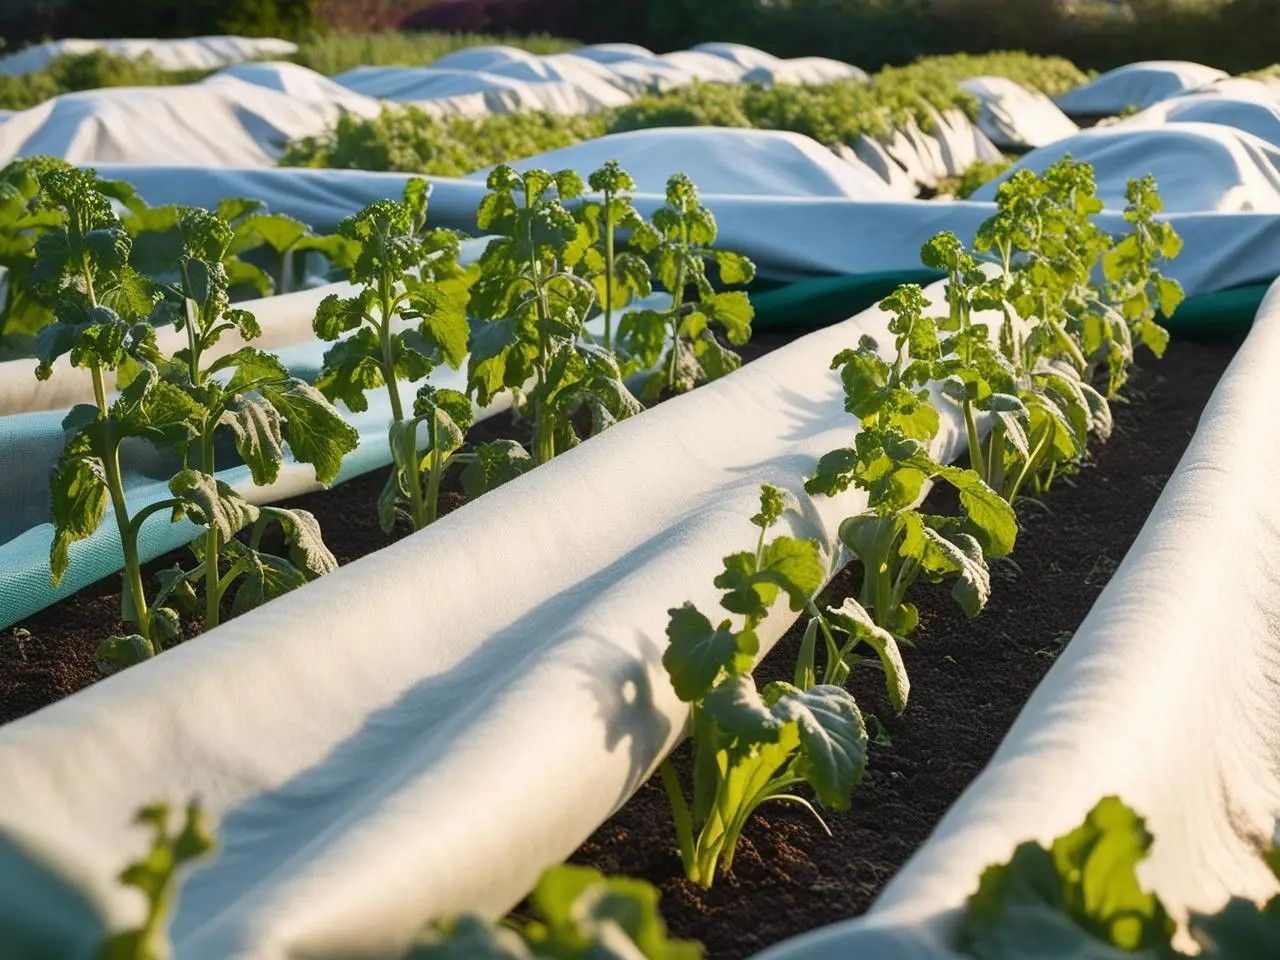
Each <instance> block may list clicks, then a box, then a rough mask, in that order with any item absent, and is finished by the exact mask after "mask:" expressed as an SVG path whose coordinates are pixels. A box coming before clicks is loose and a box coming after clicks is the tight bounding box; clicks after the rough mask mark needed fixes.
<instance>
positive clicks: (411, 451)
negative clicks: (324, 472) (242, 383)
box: [314, 179, 471, 531]
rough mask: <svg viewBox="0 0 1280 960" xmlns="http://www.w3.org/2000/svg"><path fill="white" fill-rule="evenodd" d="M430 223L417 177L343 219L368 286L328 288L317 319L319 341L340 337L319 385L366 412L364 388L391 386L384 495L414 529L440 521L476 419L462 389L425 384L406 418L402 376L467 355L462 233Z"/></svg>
mask: <svg viewBox="0 0 1280 960" xmlns="http://www.w3.org/2000/svg"><path fill="white" fill-rule="evenodd" d="M426 221H427V183H426V181H425V180H420V179H413V180H410V181H409V183H408V185H407V186H406V187H405V194H404V200H403V201H394V200H378V201H375V202H374V203H372V204H370V205H369V206H368V207H366V208H365V209H364V210H362V211H361V212H360V213H358V214H356V215H355V216H354V217H348V218H347V219H346V220H343V221H342V223H341V224H339V226H338V234H339V235H340V236H342V237H345V238H346V239H348V240H350V241H353V242H354V243H357V244H359V254H358V255H357V256H356V257H355V261H354V263H353V265H352V267H351V271H350V274H351V280H352V282H353V283H356V284H358V285H359V286H360V288H361V289H360V292H359V293H358V294H356V295H355V296H354V297H340V296H338V295H337V294H330V295H329V296H328V297H326V298H325V299H324V300H323V301H322V302H321V303H320V306H319V309H318V310H317V311H316V317H315V324H314V326H315V331H316V334H317V336H319V337H320V339H322V340H337V341H338V343H337V344H336V345H335V346H333V347H332V348H330V349H329V351H328V352H327V353H326V354H325V356H324V368H323V370H322V371H321V373H320V378H319V380H318V381H317V384H316V385H317V386H318V387H319V388H320V390H321V391H322V392H323V393H324V395H325V396H326V397H329V398H330V399H331V400H334V399H337V400H342V401H343V402H344V403H345V404H346V405H347V407H348V408H349V409H351V410H354V411H357V412H359V411H363V410H367V409H368V406H369V404H368V401H367V400H366V399H365V396H364V394H365V391H366V390H372V389H375V388H376V387H380V386H384V385H385V387H386V389H387V394H388V397H389V398H390V401H391V427H390V432H389V443H390V446H391V455H392V462H393V464H394V467H395V469H393V470H392V471H391V475H390V477H388V479H387V485H386V487H385V488H384V489H383V491H382V495H381V496H380V497H379V498H378V517H379V520H380V522H381V524H382V528H383V530H386V531H390V530H391V528H392V526H393V525H394V523H395V511H396V507H397V505H399V504H405V505H407V506H408V508H409V516H410V518H411V520H412V522H413V528H414V529H415V530H420V529H422V528H423V527H425V526H426V525H427V524H429V523H432V522H433V521H434V520H435V519H436V516H437V511H438V491H439V487H440V480H441V477H442V474H443V471H444V468H445V465H446V460H447V457H448V454H449V453H450V452H452V451H451V450H446V449H445V443H446V441H447V440H449V439H450V438H456V437H457V436H458V435H459V434H460V432H461V431H462V430H465V429H466V426H468V425H469V424H470V418H471V408H470V403H469V401H468V400H467V398H466V397H465V396H463V395H462V394H460V393H458V392H457V391H453V390H434V389H431V388H425V389H424V391H423V392H422V393H421V394H420V395H419V399H418V402H417V403H416V404H415V408H414V410H413V415H412V416H406V411H405V407H404V402H403V400H402V398H401V395H400V383H399V381H400V380H405V381H408V382H416V381H418V380H422V379H424V378H425V377H427V376H428V375H429V374H430V373H431V371H432V370H434V369H435V368H436V367H438V366H439V365H440V364H442V363H445V364H448V365H449V366H451V367H453V368H454V369H457V368H458V367H460V366H461V365H462V362H463V360H464V359H465V358H466V356H467V338H468V326H467V313H466V306H467V296H468V292H467V291H468V279H467V276H466V272H465V271H464V270H463V269H462V267H460V266H459V265H458V252H459V241H458V237H457V235H456V234H454V233H451V232H449V231H444V230H432V231H425V230H424V228H425V226H426ZM458 421H462V423H461V424H459V422H458ZM424 422H425V423H426V425H427V429H426V433H427V439H428V443H429V444H430V447H429V448H428V450H427V451H426V452H425V454H424V453H423V452H422V451H421V450H420V448H419V444H418V435H419V426H420V425H421V424H423V423H424ZM424 471H425V472H426V474H427V477H426V485H425V487H424V484H423V473H424Z"/></svg>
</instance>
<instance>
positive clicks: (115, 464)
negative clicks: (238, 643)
mask: <svg viewBox="0 0 1280 960" xmlns="http://www.w3.org/2000/svg"><path fill="white" fill-rule="evenodd" d="M83 275H84V285H85V295H86V296H87V297H88V298H89V303H90V305H91V306H94V307H96V306H97V305H98V298H97V296H95V294H94V292H93V271H92V270H91V269H90V268H89V262H88V260H86V261H85V263H84V269H83ZM90 369H91V371H92V374H93V396H94V399H95V400H96V401H97V403H98V417H99V419H100V420H102V424H103V430H104V432H105V431H107V430H109V429H110V426H111V424H110V414H111V412H110V409H109V408H108V407H107V385H106V381H105V380H104V379H103V376H102V367H101V366H99V365H98V364H96V363H95V364H93V365H92V366H91V368H90ZM103 443H104V445H105V449H102V450H99V451H98V452H99V456H101V457H102V468H103V471H104V472H105V473H106V475H107V494H108V496H110V498H111V510H112V512H113V513H114V514H115V517H116V528H117V529H118V530H119V531H120V551H121V553H122V554H123V555H124V583H125V589H126V590H127V591H128V592H129V594H130V596H131V597H132V598H133V609H134V613H135V614H136V615H137V618H138V632H139V633H140V634H142V638H143V639H144V640H146V641H147V642H148V643H150V644H151V647H152V650H153V651H154V652H155V653H159V652H160V651H159V650H158V649H157V648H156V643H155V641H153V640H152V639H151V613H150V611H149V610H148V609H147V591H146V589H145V588H144V587H143V585H142V564H141V562H140V561H139V560H138V541H137V538H136V537H135V536H134V530H133V523H132V522H131V521H130V519H129V508H128V505H127V504H126V503H125V499H124V483H123V481H122V480H121V477H120V445H119V442H118V441H116V440H115V439H114V438H113V437H110V436H105V437H104V439H103Z"/></svg>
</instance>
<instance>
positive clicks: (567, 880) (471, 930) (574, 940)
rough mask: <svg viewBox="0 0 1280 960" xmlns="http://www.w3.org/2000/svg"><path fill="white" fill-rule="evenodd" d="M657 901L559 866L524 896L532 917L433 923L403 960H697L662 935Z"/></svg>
mask: <svg viewBox="0 0 1280 960" xmlns="http://www.w3.org/2000/svg"><path fill="white" fill-rule="evenodd" d="M658 897H659V894H658V891H657V890H656V889H655V888H654V887H653V886H652V885H650V884H648V883H645V882H644V881H643V880H632V879H630V878H629V877H605V876H604V875H603V874H601V873H600V872H599V871H598V870H594V869H592V868H590V867H579V866H573V865H571V864H562V865H560V866H556V867H550V868H548V869H547V870H545V871H544V872H543V874H542V876H541V878H540V879H539V880H538V885H537V887H536V888H535V889H534V891H533V893H532V895H531V896H530V905H531V907H532V909H533V911H534V912H535V913H536V914H537V915H538V917H539V919H536V920H529V921H526V922H517V921H507V922H505V923H503V924H493V923H490V922H487V921H485V920H484V919H483V918H481V917H478V916H476V915H474V914H464V915H463V916H460V917H455V918H452V919H450V920H446V921H437V922H435V923H433V924H431V925H430V926H429V927H428V928H427V929H426V930H425V931H424V932H423V933H422V934H421V935H420V936H419V937H418V940H417V941H416V942H415V943H414V945H413V946H412V947H410V949H409V952H408V954H407V955H406V957H405V960H477V958H487V960H503V958H510V960H595V958H604V957H636V958H639V957H645V958H647V960H698V958H700V957H701V956H702V955H703V953H702V947H701V946H700V945H698V944H697V943H693V942H690V941H684V940H673V939H671V938H670V937H668V936H667V930H666V925H665V924H664V923H663V922H662V916H661V914H660V913H659V912H658Z"/></svg>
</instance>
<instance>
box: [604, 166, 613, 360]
mask: <svg viewBox="0 0 1280 960" xmlns="http://www.w3.org/2000/svg"><path fill="white" fill-rule="evenodd" d="M613 273H614V263H613V197H612V196H611V195H610V193H609V191H607V190H606V191H605V194H604V348H605V349H606V350H609V351H612V350H613Z"/></svg>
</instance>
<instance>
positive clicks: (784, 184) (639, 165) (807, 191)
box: [467, 127, 896, 200]
mask: <svg viewBox="0 0 1280 960" xmlns="http://www.w3.org/2000/svg"><path fill="white" fill-rule="evenodd" d="M611 159H613V160H618V161H619V162H620V163H621V164H622V166H623V169H625V170H626V171H627V172H628V173H629V174H631V176H632V177H633V178H634V180H635V182H636V188H637V190H639V191H640V192H642V193H655V194H661V193H662V192H663V191H664V190H665V189H666V184H667V179H668V178H669V177H670V176H671V175H672V174H674V173H685V174H688V175H689V177H690V178H691V179H692V180H693V182H694V183H695V184H697V185H698V186H699V187H700V188H703V189H711V190H714V192H715V193H716V194H718V195H730V196H732V195H741V196H750V197H754V196H770V197H780V198H781V197H848V198H851V199H856V200H894V199H896V197H895V195H894V192H893V190H892V189H891V188H890V187H889V185H888V184H887V183H885V181H884V180H882V179H881V178H880V176H879V175H878V174H877V173H876V171H875V170H873V169H871V168H870V167H868V166H867V165H866V164H864V163H862V161H860V160H858V159H857V157H852V158H849V159H841V158H840V157H838V156H837V155H836V154H834V153H832V152H831V151H830V150H828V149H826V148H825V147H823V146H822V145H821V144H820V143H818V142H817V141H816V140H812V139H810V138H809V137H806V136H802V135H801V134H798V133H786V132H783V131H778V130H739V129H719V128H715V127H674V128H670V129H665V128H659V129H653V130H633V131H630V132H628V133H615V134H611V135H609V136H606V137H600V138H599V139H596V140H588V141H586V142H585V143H577V144H574V145H573V146H570V147H565V148H563V149H561V150H554V151H552V152H550V153H543V154H539V155H538V156H536V157H531V158H530V159H528V160H520V161H517V162H516V163H513V164H512V166H513V167H515V168H516V169H518V170H528V169H531V168H541V169H544V170H563V169H573V170H581V171H585V172H586V173H588V174H589V173H590V172H591V171H593V170H596V169H598V168H599V167H601V166H602V165H603V164H604V163H605V161H607V160H611ZM487 176H488V171H487V170H480V171H477V172H476V173H473V174H471V175H470V176H468V177H467V179H468V180H480V181H483V180H484V179H485V178H486V177H487ZM704 184H705V185H706V187H703V185H704Z"/></svg>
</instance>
